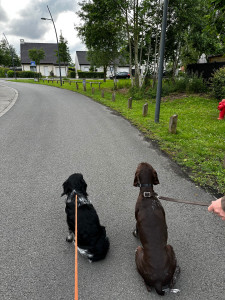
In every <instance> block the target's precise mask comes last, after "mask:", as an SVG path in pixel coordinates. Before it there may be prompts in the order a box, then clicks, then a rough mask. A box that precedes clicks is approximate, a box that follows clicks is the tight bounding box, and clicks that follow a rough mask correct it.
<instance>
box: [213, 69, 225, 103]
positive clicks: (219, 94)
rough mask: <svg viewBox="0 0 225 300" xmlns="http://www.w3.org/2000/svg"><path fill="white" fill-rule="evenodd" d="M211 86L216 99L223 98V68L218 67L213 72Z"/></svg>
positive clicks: (224, 79)
mask: <svg viewBox="0 0 225 300" xmlns="http://www.w3.org/2000/svg"><path fill="white" fill-rule="evenodd" d="M211 88H212V91H213V94H214V96H215V97H216V98H217V99H218V100H222V99H224V98H225V68H220V69H219V70H217V71H216V72H215V73H214V74H213V77H212V79H211Z"/></svg>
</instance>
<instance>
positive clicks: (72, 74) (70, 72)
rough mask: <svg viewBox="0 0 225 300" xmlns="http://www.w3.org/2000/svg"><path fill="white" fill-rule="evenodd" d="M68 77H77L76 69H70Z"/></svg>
mask: <svg viewBox="0 0 225 300" xmlns="http://www.w3.org/2000/svg"><path fill="white" fill-rule="evenodd" d="M68 77H69V78H76V71H71V70H69V71H68Z"/></svg>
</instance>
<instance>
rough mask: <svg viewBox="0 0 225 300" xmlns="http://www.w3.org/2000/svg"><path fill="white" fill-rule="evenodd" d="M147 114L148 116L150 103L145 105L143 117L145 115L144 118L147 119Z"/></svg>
mask: <svg viewBox="0 0 225 300" xmlns="http://www.w3.org/2000/svg"><path fill="white" fill-rule="evenodd" d="M147 114H148V103H145V104H144V105H143V110H142V115H143V117H146V116H147Z"/></svg>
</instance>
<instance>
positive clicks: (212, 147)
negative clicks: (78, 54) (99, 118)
mask: <svg viewBox="0 0 225 300" xmlns="http://www.w3.org/2000/svg"><path fill="white" fill-rule="evenodd" d="M18 81H19V80H18ZM91 81H95V82H97V80H95V79H93V80H91ZM23 82H24V81H23ZM25 82H32V83H34V81H33V80H27V81H25ZM87 82H88V81H87ZM101 82H102V81H101ZM129 82H130V81H129V80H120V81H119V85H118V87H119V88H121V89H118V90H117V91H116V100H115V102H112V91H113V81H112V80H108V81H107V82H105V83H104V82H102V84H101V89H104V91H105V97H104V98H102V97H101V91H100V90H99V89H98V85H95V86H94V87H95V92H94V94H92V92H91V88H90V84H88V83H87V91H86V92H84V91H83V88H82V84H79V90H78V92H79V93H82V94H85V95H87V96H88V97H91V98H93V99H94V100H95V101H98V102H100V103H102V104H104V105H106V106H108V107H110V108H112V109H114V110H116V111H118V112H119V113H120V114H121V115H123V116H124V117H125V118H127V119H128V120H130V122H131V123H132V124H134V125H135V126H137V127H138V128H139V129H140V130H141V131H142V132H143V133H144V134H145V136H146V137H148V138H150V139H153V140H155V141H157V142H158V145H159V147H160V148H161V149H162V150H163V151H165V152H166V153H167V154H168V155H169V156H170V157H171V158H172V159H173V160H175V161H176V162H177V163H178V164H179V165H180V166H181V167H183V169H184V170H185V171H186V172H187V173H188V174H189V176H190V178H191V179H192V180H193V181H194V182H195V183H196V184H198V185H200V186H202V187H204V188H206V189H210V190H211V191H213V192H216V193H219V194H225V168H224V166H223V161H224V159H225V121H223V120H220V121H219V120H217V117H218V115H219V111H218V110H217V105H218V100H215V99H210V98H208V97H200V96H196V95H194V96H193V95H189V96H186V97H185V98H183V97H180V98H177V99H170V98H169V97H168V100H162V102H161V107H160V122H159V123H155V122H154V118H155V100H151V101H150V100H149V99H143V100H133V103H132V109H128V105H127V104H128V102H127V101H128V98H129V96H130V95H129V94H128V92H127V91H128V90H126V89H127V88H129V85H130V83H129ZM35 83H36V84H43V83H42V82H39V83H37V82H35ZM44 84H47V85H50V86H57V87H60V84H59V83H58V84H57V83H53V84H52V83H46V82H45V83H44ZM62 88H64V89H69V90H73V91H76V86H75V83H72V84H71V85H69V83H64V85H63V87H62ZM145 103H148V115H147V116H146V117H143V116H142V109H143V105H144V104H145ZM174 114H177V115H178V123H177V133H176V134H171V133H169V132H168V128H169V119H170V117H171V116H172V115H174Z"/></svg>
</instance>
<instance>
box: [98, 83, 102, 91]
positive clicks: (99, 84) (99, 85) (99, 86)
mask: <svg viewBox="0 0 225 300" xmlns="http://www.w3.org/2000/svg"><path fill="white" fill-rule="evenodd" d="M98 88H99V90H100V89H101V82H99V83H98Z"/></svg>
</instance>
